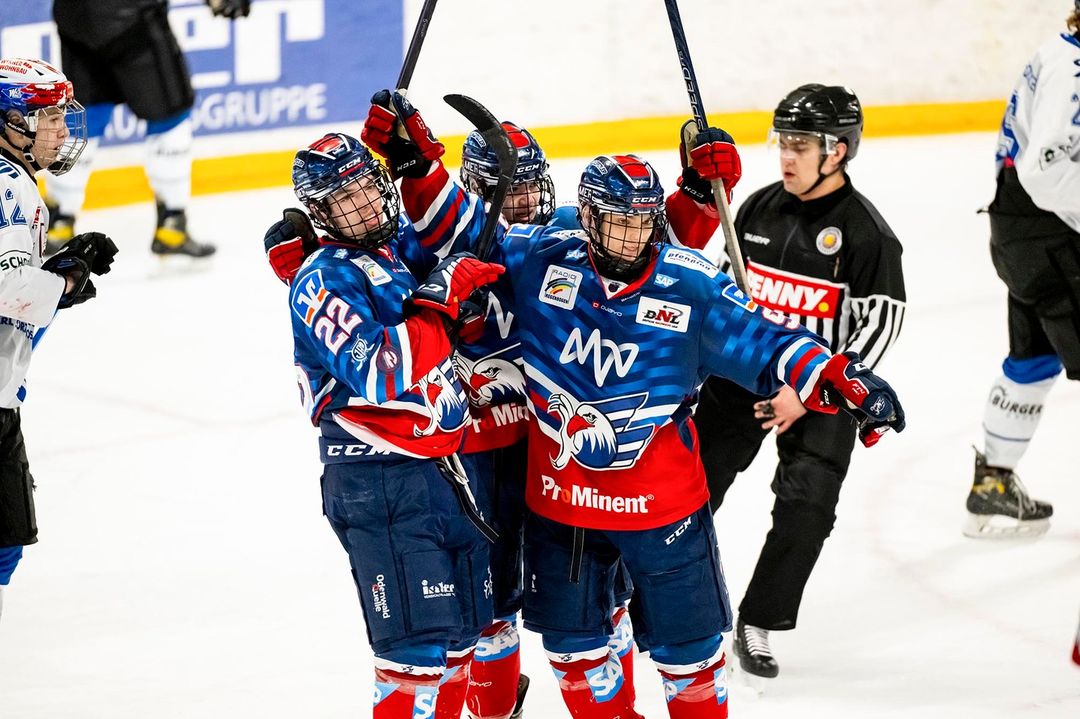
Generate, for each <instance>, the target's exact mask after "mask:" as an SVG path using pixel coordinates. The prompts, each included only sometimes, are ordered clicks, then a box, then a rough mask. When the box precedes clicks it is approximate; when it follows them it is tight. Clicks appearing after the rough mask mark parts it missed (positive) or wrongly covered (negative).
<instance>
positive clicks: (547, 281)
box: [540, 265, 582, 310]
mask: <svg viewBox="0 0 1080 719" xmlns="http://www.w3.org/2000/svg"><path fill="white" fill-rule="evenodd" d="M581 277H582V275H581V273H580V272H575V271H574V270H569V269H567V268H565V267H559V266H558V265H549V266H548V269H547V274H545V275H544V282H543V284H542V285H541V286H540V301H541V302H543V303H544V304H545V305H551V306H552V307H560V308H562V309H564V310H569V309H572V308H573V307H574V303H575V302H577V293H578V288H579V287H580V286H581Z"/></svg>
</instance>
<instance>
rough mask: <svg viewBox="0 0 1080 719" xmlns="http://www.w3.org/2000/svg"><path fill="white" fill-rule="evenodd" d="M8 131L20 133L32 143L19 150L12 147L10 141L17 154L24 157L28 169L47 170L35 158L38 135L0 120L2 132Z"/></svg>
mask: <svg viewBox="0 0 1080 719" xmlns="http://www.w3.org/2000/svg"><path fill="white" fill-rule="evenodd" d="M7 129H11V130H14V131H15V132H16V133H18V134H19V135H22V136H23V137H25V138H26V139H27V140H29V141H30V144H29V145H27V146H26V147H24V148H17V147H15V146H14V145H12V144H11V142H10V141H8V145H10V146H11V147H12V148H13V149H14V150H15V152H16V153H18V154H19V155H21V156H22V159H23V161H24V162H25V163H26V165H27V166H28V167H30V168H32V169H33V170H34V172H41V171H42V170H44V169H45V168H44V167H42V166H41V165H39V164H38V161H37V158H36V157H34V152H33V150H34V143H35V142H37V133H36V132H30V131H29V130H27V129H25V128H22V127H19V126H18V125H13V124H11V123H10V122H4V121H3V120H2V119H0V131H3V130H7ZM5 139H6V138H5ZM12 154H15V153H12Z"/></svg>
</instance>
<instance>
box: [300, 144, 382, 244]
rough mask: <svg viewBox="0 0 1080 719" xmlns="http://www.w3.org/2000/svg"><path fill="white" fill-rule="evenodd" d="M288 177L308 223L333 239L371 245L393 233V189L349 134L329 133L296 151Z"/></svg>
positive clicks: (376, 164)
mask: <svg viewBox="0 0 1080 719" xmlns="http://www.w3.org/2000/svg"><path fill="white" fill-rule="evenodd" d="M292 181H293V190H294V191H295V192H296V197H297V198H298V199H299V200H300V202H302V203H304V205H305V206H306V207H307V208H308V210H310V211H311V215H312V220H313V222H314V224H315V225H316V226H317V227H319V228H321V229H323V230H325V231H326V232H328V233H330V235H331V236H332V237H334V238H335V239H337V240H340V241H342V242H348V243H351V244H355V245H359V246H360V247H363V248H364V249H368V250H373V249H376V248H377V247H379V246H381V245H383V244H385V243H386V241H387V240H389V239H390V238H391V237H393V236H394V235H395V234H396V233H397V228H398V217H399V216H400V215H401V199H400V197H399V196H398V192H397V188H396V187H394V183H393V182H392V181H391V180H390V175H388V174H387V172H386V168H384V167H383V166H382V163H381V162H379V161H378V160H377V159H375V157H374V156H373V155H372V154H371V152H370V151H369V150H368V149H367V148H366V147H364V146H363V145H362V144H361V143H360V141H359V140H357V139H356V138H354V137H350V136H348V135H345V134H343V133H340V132H332V133H329V134H327V135H324V136H323V137H321V138H319V139H318V140H316V141H315V142H313V143H312V144H311V145H310V146H308V147H306V148H304V149H302V150H300V151H299V152H297V153H296V159H295V160H294V161H293V170H292Z"/></svg>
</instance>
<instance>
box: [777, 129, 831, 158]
mask: <svg viewBox="0 0 1080 719" xmlns="http://www.w3.org/2000/svg"><path fill="white" fill-rule="evenodd" d="M838 142H839V139H838V138H837V137H836V135H830V134H829V133H827V132H807V131H804V130H778V129H776V128H775V127H774V128H772V129H771V130H769V139H768V140H767V141H766V147H768V149H769V150H779V151H780V155H781V156H785V155H788V156H793V157H802V156H805V155H807V154H813V155H822V156H825V155H835V154H836V145H837V143H838Z"/></svg>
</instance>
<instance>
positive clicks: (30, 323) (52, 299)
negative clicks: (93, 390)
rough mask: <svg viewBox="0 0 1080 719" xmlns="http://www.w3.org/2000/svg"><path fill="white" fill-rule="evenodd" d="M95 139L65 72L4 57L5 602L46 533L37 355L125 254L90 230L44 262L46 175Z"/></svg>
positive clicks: (1, 419) (0, 466)
mask: <svg viewBox="0 0 1080 719" xmlns="http://www.w3.org/2000/svg"><path fill="white" fill-rule="evenodd" d="M85 143H86V125H85V113H84V111H83V108H82V106H81V105H79V103H78V102H76V101H75V99H74V89H73V87H72V84H71V82H70V81H68V79H67V77H65V75H64V74H63V73H62V72H60V71H59V70H58V69H56V68H55V67H53V66H51V65H49V64H48V63H46V62H43V61H41V60H29V59H23V58H12V59H4V60H0V605H2V602H3V593H4V587H6V586H7V585H8V583H9V582H10V580H11V574H12V572H14V571H15V567H16V565H17V564H18V563H19V559H20V558H21V557H22V548H23V546H24V545H28V544H33V543H34V542H36V541H37V533H38V528H37V518H36V515H35V513H34V495H33V488H34V478H33V477H32V476H31V475H30V466H29V464H28V463H27V460H26V446H25V444H24V443H23V434H22V428H21V417H20V411H19V408H20V407H21V405H22V403H23V400H25V399H26V373H27V370H28V369H29V367H30V357H31V354H32V352H33V350H34V348H35V347H36V346H37V343H38V341H39V340H40V339H41V337H42V335H43V333H44V332H45V331H46V330H47V329H48V327H49V326H50V325H51V323H52V320H53V318H54V316H55V315H56V312H57V310H60V309H65V308H68V307H72V306H74V305H77V304H80V303H82V302H85V301H87V300H89V299H91V298H93V297H94V296H96V294H97V290H96V289H95V287H94V284H93V282H91V280H90V275H91V274H98V275H101V274H105V273H106V272H108V271H109V265H111V264H112V261H113V256H114V255H115V254H116V246H115V245H114V244H113V242H112V240H110V239H109V238H108V237H106V236H105V235H103V234H101V233H100V232H88V233H85V234H82V235H78V236H76V237H73V238H71V239H70V241H69V242H68V243H67V244H66V245H65V246H64V248H63V249H62V250H61V252H60V253H59V254H57V255H55V256H54V257H52V258H51V259H49V260H47V261H45V262H42V252H43V250H44V249H45V242H46V234H45V233H46V228H47V227H48V225H49V211H48V209H47V208H46V207H45V203H44V200H42V198H41V196H40V195H39V194H38V185H37V180H36V175H37V174H38V173H40V172H43V171H44V170H46V169H48V170H50V171H51V172H53V173H54V174H61V175H62V174H63V173H65V172H67V171H68V170H69V169H70V168H71V166H72V165H73V164H74V163H75V161H76V160H77V159H78V157H79V154H80V153H81V152H82V148H83V147H84V145H85Z"/></svg>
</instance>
